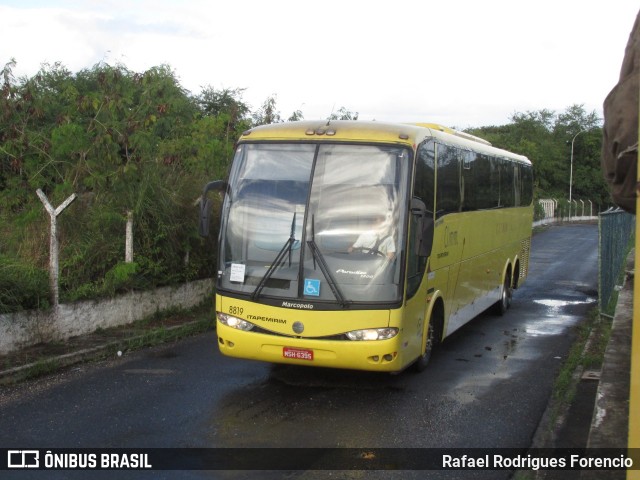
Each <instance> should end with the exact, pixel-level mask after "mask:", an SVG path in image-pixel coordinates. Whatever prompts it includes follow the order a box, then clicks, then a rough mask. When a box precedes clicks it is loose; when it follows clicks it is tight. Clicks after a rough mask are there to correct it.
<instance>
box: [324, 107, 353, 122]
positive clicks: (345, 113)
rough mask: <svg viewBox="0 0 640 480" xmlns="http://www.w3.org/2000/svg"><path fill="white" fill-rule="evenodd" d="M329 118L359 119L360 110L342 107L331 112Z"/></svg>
mask: <svg viewBox="0 0 640 480" xmlns="http://www.w3.org/2000/svg"><path fill="white" fill-rule="evenodd" d="M327 120H358V112H352V111H350V110H347V109H346V108H345V107H340V109H339V110H338V111H337V112H333V113H331V115H329V117H327Z"/></svg>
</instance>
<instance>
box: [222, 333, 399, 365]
mask: <svg viewBox="0 0 640 480" xmlns="http://www.w3.org/2000/svg"><path fill="white" fill-rule="evenodd" d="M216 328H217V337H218V347H219V348H220V352H221V353H223V354H224V355H227V356H230V357H236V358H245V359H251V360H260V361H263V362H270V363H283V364H289V365H302V366H308V367H328V368H342V369H353V370H369V371H379V372H397V371H400V370H402V369H403V368H404V367H406V365H405V364H404V363H403V357H404V356H403V355H402V352H401V349H400V339H399V335H398V336H396V337H394V338H391V339H388V340H375V341H351V340H314V339H311V338H295V337H284V336H279V335H269V334H264V333H256V332H251V331H248V332H247V331H242V330H238V329H235V328H232V327H229V326H226V325H224V324H222V323H220V322H217V325H216Z"/></svg>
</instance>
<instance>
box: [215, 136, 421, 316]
mask: <svg viewBox="0 0 640 480" xmlns="http://www.w3.org/2000/svg"><path fill="white" fill-rule="evenodd" d="M409 161H410V152H409V150H407V149H405V148H401V147H395V146H373V145H354V144H282V143H270V144H269V143H255V144H244V145H240V146H239V147H238V150H237V152H236V158H235V160H234V166H233V169H232V173H231V176H230V179H229V189H228V192H229V195H228V196H227V198H226V201H225V206H224V211H225V212H224V213H225V214H224V215H223V222H222V232H221V252H220V260H219V262H220V264H219V285H218V287H219V288H221V289H223V290H227V291H231V292H234V293H236V294H246V295H247V296H251V297H252V298H254V299H256V298H261V299H274V298H275V299H276V300H277V301H281V300H282V301H286V300H297V301H305V302H311V303H313V302H321V303H324V304H325V307H328V308H331V307H332V306H335V307H336V308H340V306H342V307H344V306H345V304H347V303H349V304H350V303H361V304H362V303H367V304H380V303H381V302H384V303H389V302H398V301H400V299H401V296H402V280H401V278H402V276H401V265H402V262H401V260H402V258H403V249H404V245H405V240H404V231H405V228H406V227H405V226H406V199H407V195H408V193H407V188H408V181H409V174H408V172H409Z"/></svg>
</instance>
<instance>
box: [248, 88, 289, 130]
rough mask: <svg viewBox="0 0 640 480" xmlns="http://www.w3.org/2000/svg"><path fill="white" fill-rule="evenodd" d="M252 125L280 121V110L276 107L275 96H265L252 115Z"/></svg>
mask: <svg viewBox="0 0 640 480" xmlns="http://www.w3.org/2000/svg"><path fill="white" fill-rule="evenodd" d="M252 118H253V125H254V126H258V125H270V124H272V123H280V122H281V121H282V119H281V118H280V112H279V111H278V108H277V107H276V96H275V95H271V96H269V97H267V99H266V100H265V101H264V103H263V104H262V106H261V107H260V108H259V109H258V111H256V112H255V113H254V114H253V115H252Z"/></svg>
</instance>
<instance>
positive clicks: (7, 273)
mask: <svg viewBox="0 0 640 480" xmlns="http://www.w3.org/2000/svg"><path fill="white" fill-rule="evenodd" d="M47 307H49V275H48V273H47V272H46V271H44V270H42V269H39V268H36V267H33V266H31V265H28V264H26V263H22V262H21V261H19V260H17V259H10V258H9V257H6V256H4V255H0V313H11V312H18V311H20V310H29V309H36V308H47Z"/></svg>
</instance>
